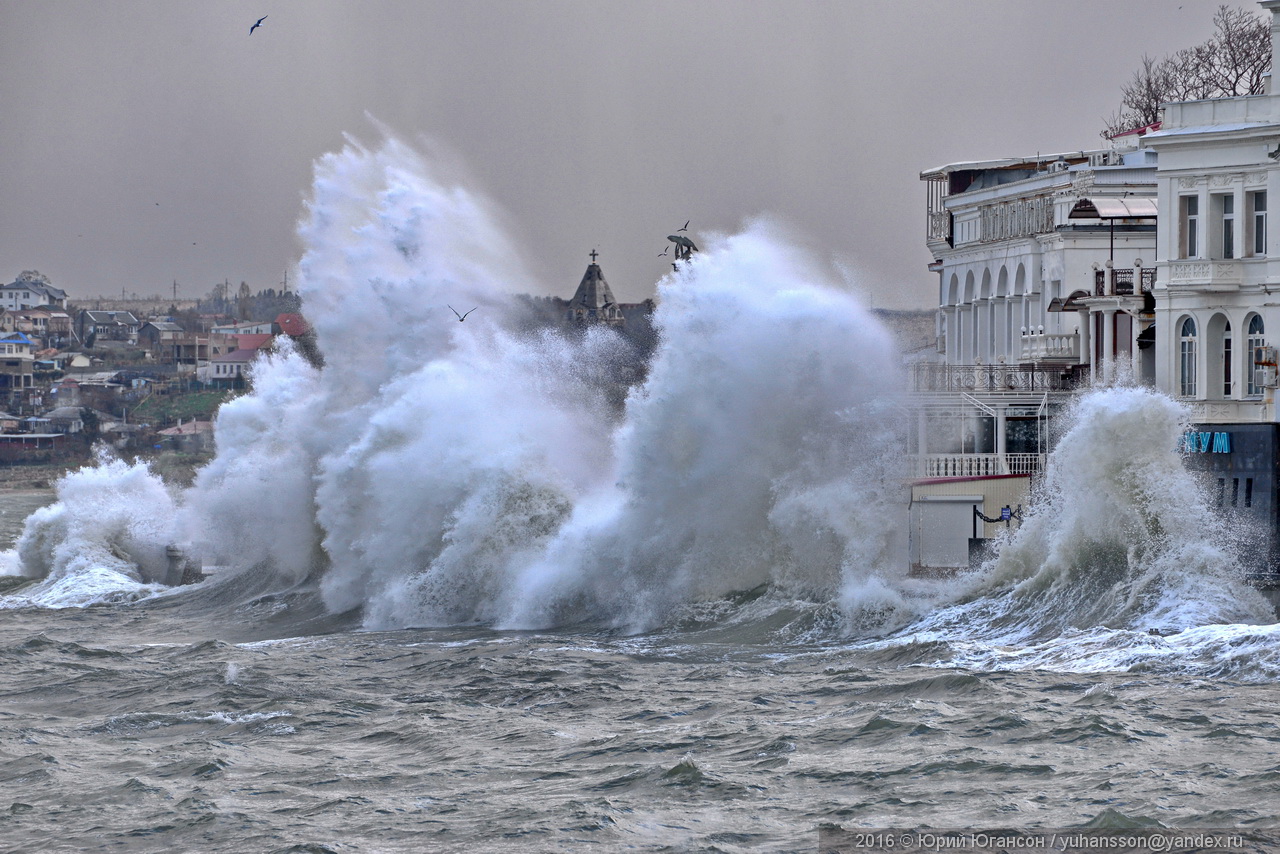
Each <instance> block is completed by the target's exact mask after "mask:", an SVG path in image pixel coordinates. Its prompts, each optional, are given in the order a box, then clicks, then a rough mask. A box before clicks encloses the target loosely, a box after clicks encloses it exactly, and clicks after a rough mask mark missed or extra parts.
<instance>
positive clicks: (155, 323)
mask: <svg viewBox="0 0 1280 854" xmlns="http://www.w3.org/2000/svg"><path fill="white" fill-rule="evenodd" d="M144 326H150V327H151V328H152V329H158V330H159V331H161V332H185V331H186V330H184V329H183V328H182V326H181V325H180V324H177V323H174V322H173V321H172V320H151V321H148V322H147V323H146V324H144Z"/></svg>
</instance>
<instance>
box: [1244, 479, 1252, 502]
mask: <svg viewBox="0 0 1280 854" xmlns="http://www.w3.org/2000/svg"><path fill="white" fill-rule="evenodd" d="M1244 506H1245V507H1252V506H1253V478H1251V477H1246V478H1245V479H1244Z"/></svg>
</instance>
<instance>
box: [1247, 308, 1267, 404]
mask: <svg viewBox="0 0 1280 854" xmlns="http://www.w3.org/2000/svg"><path fill="white" fill-rule="evenodd" d="M1265 334H1266V329H1265V327H1264V326H1263V324H1262V315H1260V314H1255V315H1254V316H1253V317H1251V318H1249V340H1248V341H1247V342H1245V345H1246V346H1247V347H1248V348H1249V350H1248V353H1249V356H1248V359H1249V365H1248V372H1249V375H1248V376H1247V377H1246V379H1247V380H1248V381H1249V396H1250V397H1261V396H1262V386H1260V385H1258V383H1257V379H1258V377H1257V371H1258V361H1259V353H1258V350H1260V349H1261V348H1263V347H1265V346H1267V339H1266V338H1265V337H1264V336H1265Z"/></svg>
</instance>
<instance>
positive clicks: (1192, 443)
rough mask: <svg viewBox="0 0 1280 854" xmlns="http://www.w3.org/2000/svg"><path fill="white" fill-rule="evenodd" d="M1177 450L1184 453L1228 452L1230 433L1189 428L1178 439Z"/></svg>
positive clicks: (1229, 449) (1229, 451)
mask: <svg viewBox="0 0 1280 854" xmlns="http://www.w3.org/2000/svg"><path fill="white" fill-rule="evenodd" d="M1178 450H1179V451H1181V452H1182V453H1184V454H1229V453H1231V434H1230V433H1205V432H1199V431H1196V430H1189V431H1187V432H1186V433H1183V434H1182V438H1181V439H1180V440H1178Z"/></svg>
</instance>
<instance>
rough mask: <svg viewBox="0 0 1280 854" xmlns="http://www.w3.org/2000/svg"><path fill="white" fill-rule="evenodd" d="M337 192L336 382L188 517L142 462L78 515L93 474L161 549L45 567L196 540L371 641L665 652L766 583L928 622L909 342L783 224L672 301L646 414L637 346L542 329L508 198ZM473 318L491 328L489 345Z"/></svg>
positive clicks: (646, 391) (247, 452) (382, 174)
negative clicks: (905, 371) (697, 622)
mask: <svg viewBox="0 0 1280 854" xmlns="http://www.w3.org/2000/svg"><path fill="white" fill-rule="evenodd" d="M316 173H317V174H316V181H315V188H314V194H313V198H312V200H311V202H310V203H309V205H308V210H307V216H306V217H305V218H304V221H303V222H302V224H301V225H300V228H299V231H300V234H301V236H302V237H303V239H304V242H305V243H306V246H307V248H306V252H305V254H304V255H303V258H302V260H301V263H300V270H299V272H300V276H299V279H300V286H299V288H300V291H301V294H302V296H303V299H304V304H305V309H306V312H307V316H308V318H309V319H310V320H311V322H312V324H313V325H314V327H315V329H316V332H317V339H318V345H319V349H320V351H321V352H322V353H323V357H324V367H323V368H322V369H318V368H316V367H314V366H313V365H312V364H310V363H309V362H308V361H307V360H306V359H304V358H303V357H302V356H301V355H300V354H298V353H295V352H293V351H292V350H291V349H289V348H288V347H286V348H285V349H284V350H283V351H282V352H281V353H278V354H276V355H275V356H273V357H272V358H270V359H268V360H266V361H265V362H264V363H262V364H260V365H259V366H258V367H257V369H256V370H255V373H254V378H253V382H254V388H253V391H252V393H250V394H247V395H244V396H242V397H240V398H238V399H236V400H235V401H233V402H231V403H229V404H228V405H226V406H225V407H223V409H222V411H221V413H220V414H219V418H218V424H217V432H216V436H217V443H218V454H217V457H216V459H215V460H214V461H213V462H212V463H210V464H209V465H208V466H207V467H206V468H204V469H203V470H202V471H201V472H200V473H199V475H198V477H197V479H196V482H195V484H194V486H193V487H192V488H191V489H190V490H188V491H187V492H186V493H185V494H183V495H181V496H179V497H178V498H177V499H174V498H173V497H172V496H171V495H170V494H169V493H168V492H167V491H166V490H165V489H164V488H163V486H162V485H161V484H160V482H159V480H158V479H156V478H155V477H153V476H152V475H150V474H149V473H148V472H147V471H146V470H145V468H144V467H142V466H133V467H128V466H124V465H123V464H120V463H113V464H111V465H110V466H107V467H105V468H104V469H102V470H101V471H98V472H97V473H95V474H92V475H89V474H85V475H80V476H77V478H78V479H69V480H68V481H65V482H64V483H63V484H61V485H60V487H59V489H60V494H59V499H60V500H59V502H58V504H57V505H55V507H54V508H53V509H51V510H50V511H48V512H47V513H46V514H45V515H46V516H48V517H50V518H52V517H54V516H58V517H67V518H74V519H80V520H90V519H92V518H93V517H94V515H95V514H96V513H97V512H98V510H97V506H98V504H97V499H95V498H92V497H89V496H85V495H82V492H83V490H82V489H81V488H80V486H79V484H80V481H81V480H83V479H84V478H90V479H93V478H96V479H98V480H101V481H103V482H108V481H113V479H120V478H124V480H127V481H129V482H133V481H137V483H138V484H145V485H146V489H145V490H141V487H140V486H139V487H138V489H136V490H135V491H139V490H141V491H145V492H147V494H145V495H143V494H137V495H134V496H133V497H132V498H131V499H130V500H129V505H130V509H129V512H130V513H133V514H136V515H137V516H138V517H139V518H147V519H151V520H153V521H154V528H155V530H154V531H153V538H152V539H150V540H145V547H144V546H143V545H142V544H137V543H135V544H132V545H128V544H127V545H128V547H127V548H125V549H124V550H123V551H121V550H120V549H118V548H117V549H116V551H115V552H113V551H112V547H111V546H109V545H103V546H102V547H100V548H99V547H97V546H95V545H93V537H92V535H91V532H90V533H85V534H76V535H75V536H63V535H62V533H61V529H60V528H57V527H56V526H53V525H51V524H50V523H49V521H48V520H47V519H45V518H34V519H33V521H32V525H31V526H29V528H28V530H27V532H26V534H25V535H24V539H23V545H22V554H23V555H24V571H26V572H29V573H31V574H34V575H47V574H49V573H58V574H71V575H74V574H75V572H76V571H77V567H78V566H79V565H80V563H85V562H88V563H94V564H99V563H104V562H105V561H106V558H104V557H101V555H110V556H111V559H112V560H124V561H126V562H128V561H129V560H130V559H136V560H137V561H139V565H143V564H144V563H145V562H146V561H147V560H151V559H152V558H153V557H154V555H156V554H159V555H163V550H164V547H165V545H167V544H169V543H178V544H180V545H181V546H182V547H183V548H184V549H185V550H187V551H188V552H190V553H194V554H197V555H199V556H200V557H201V558H203V559H204V561H205V562H206V563H212V564H218V565H222V566H232V567H239V568H241V569H244V570H245V571H248V572H252V573H256V574H263V573H268V574H271V575H272V576H273V577H275V578H277V579H278V580H279V582H280V583H281V584H288V583H298V582H300V581H302V580H304V579H306V578H308V577H318V579H319V585H320V591H321V594H322V595H323V597H324V600H325V603H326V604H327V605H328V607H329V608H330V609H331V610H332V611H334V612H345V611H349V610H352V609H360V610H361V611H362V613H363V620H364V622H365V624H366V625H367V626H370V627H393V626H415V625H416V626H422V625H451V624H458V623H484V624H493V625H501V626H514V627H529V626H549V625H564V624H568V623H578V622H590V623H594V624H609V625H618V626H624V627H626V628H628V629H632V630H636V629H642V628H646V627H650V626H654V625H658V624H661V623H663V622H664V621H666V620H668V619H670V618H671V615H672V614H673V612H674V610H675V609H677V608H679V607H680V606H681V605H682V604H684V603H688V602H690V601H699V600H703V599H707V598H715V597H719V596H724V595H726V594H728V593H731V592H733V591H738V590H744V589H750V588H753V587H757V586H759V585H762V584H769V585H774V586H776V587H778V588H779V589H783V590H785V591H786V592H787V595H788V596H795V595H799V596H804V597H808V598H810V599H812V600H814V601H827V600H830V599H833V598H835V599H838V598H840V597H841V596H842V595H843V596H844V597H845V599H846V604H847V605H848V610H849V612H850V613H852V612H854V611H856V610H857V609H858V608H860V607H862V606H863V605H864V604H867V603H870V606H871V609H872V610H874V611H875V612H876V613H878V614H880V615H881V616H883V614H884V613H885V612H886V611H892V610H893V609H895V608H896V609H901V608H903V607H904V605H903V603H902V602H901V601H900V596H899V595H898V594H897V593H896V592H895V588H894V580H893V579H894V577H895V576H896V560H895V557H896V556H895V555H894V553H893V550H894V548H895V547H898V546H900V543H898V542H897V541H895V539H894V525H893V524H891V523H888V522H887V520H888V519H890V518H891V517H892V514H891V513H889V512H887V509H886V508H888V507H890V506H895V507H896V506H901V502H902V497H903V496H902V485H901V483H902V482H901V479H900V478H899V477H898V476H897V472H896V471H895V470H894V469H893V466H894V465H895V464H896V462H897V460H898V459H899V458H900V455H898V454H896V453H895V452H894V450H893V449H894V447H895V444H894V439H893V435H892V424H893V423H894V422H895V420H896V415H895V410H894V408H893V404H892V390H893V389H894V388H895V385H896V384H895V376H896V369H895V362H896V357H895V354H894V348H893V346H892V342H891V341H890V338H889V336H888V335H887V334H886V333H885V331H884V330H883V329H882V328H881V327H880V326H879V325H878V324H877V323H876V322H875V321H874V320H873V319H872V318H871V317H870V316H869V314H868V313H867V312H866V311H865V310H864V309H863V308H861V307H860V305H859V304H858V302H857V301H856V300H855V299H854V298H852V297H851V296H850V295H849V294H848V293H846V292H845V291H844V290H842V288H841V287H838V286H836V285H834V284H832V283H831V282H829V281H828V278H829V277H828V276H827V275H825V274H824V273H823V272H822V271H821V270H820V268H819V265H818V264H817V263H815V262H814V261H813V260H812V259H810V258H809V257H807V256H806V255H805V253H803V252H801V251H800V250H798V249H796V248H794V247H792V246H790V245H788V244H787V242H786V241H785V240H783V239H781V238H779V237H778V236H777V235H776V234H774V233H773V230H772V229H771V228H770V227H769V226H768V225H767V224H765V223H763V222H757V223H753V224H751V225H749V226H748V227H747V228H746V230H745V231H744V232H743V233H741V234H738V235H734V236H726V237H715V236H713V237H711V238H710V242H709V244H708V245H707V246H705V247H704V248H705V250H706V251H704V252H703V253H701V254H699V255H698V256H696V257H695V259H694V260H693V261H692V262H691V263H688V264H686V265H685V266H684V267H683V268H682V269H681V271H680V272H679V273H676V274H672V275H669V276H667V277H666V278H665V279H664V280H663V281H662V282H661V283H659V308H658V310H657V314H656V317H655V318H654V323H655V325H656V327H657V329H658V331H659V334H660V336H661V346H660V347H659V349H658V352H657V354H656V356H655V357H654V359H653V361H652V364H651V365H650V370H649V377H648V380H647V382H645V383H644V384H643V385H642V386H637V387H635V388H633V389H632V391H631V394H630V396H629V397H628V399H627V401H626V405H625V408H624V411H623V412H622V413H621V414H619V413H618V412H617V408H616V407H614V406H611V405H610V399H609V392H610V388H609V382H608V377H610V376H613V375H616V371H614V370H612V366H613V365H615V364H616V363H618V362H619V361H620V360H626V359H629V358H634V354H632V353H631V352H630V350H629V345H628V344H626V342H625V341H624V340H623V339H622V338H620V337H619V336H617V335H616V334H614V333H612V332H611V331H609V330H603V329H601V330H595V331H593V332H590V333H588V334H585V335H582V336H566V335H563V334H559V333H556V332H553V331H546V332H543V333H541V334H532V333H527V332H517V331H513V329H514V326H515V325H514V324H512V323H511V322H509V321H510V317H509V316H508V315H509V311H510V306H511V305H512V301H511V300H510V299H509V295H510V293H511V292H513V291H519V290H526V289H530V283H529V280H528V277H527V275H525V274H524V273H523V271H522V269H521V268H520V266H519V264H518V263H517V262H516V261H514V260H513V259H515V258H516V257H517V254H516V252H515V251H514V249H513V247H512V246H511V244H510V242H509V241H508V240H507V239H506V238H505V237H504V236H503V235H502V232H501V229H499V228H498V227H497V225H496V224H495V223H496V222H497V217H496V216H495V214H494V213H493V212H492V211H491V210H490V209H489V208H488V206H487V205H486V204H485V203H484V202H483V201H482V200H481V199H479V198H478V197H476V196H474V195H473V194H471V193H469V192H467V191H466V190H464V189H461V188H458V187H456V186H449V185H447V184H446V183H445V182H443V181H442V180H440V179H439V177H438V176H437V175H436V174H434V173H433V169H432V167H431V166H430V164H428V163H426V162H425V161H424V160H423V159H422V158H421V157H419V156H418V155H417V154H416V153H414V152H413V151H412V150H410V149H409V148H408V147H406V146H404V145H402V144H401V143H399V142H396V141H395V140H388V141H387V142H386V143H385V144H383V145H382V146H381V147H378V148H375V149H370V148H366V147H363V146H361V145H359V144H357V143H354V142H351V143H349V144H348V145H347V146H346V148H344V149H343V150H342V151H341V152H338V153H336V154H333V155H330V156H327V157H325V158H323V159H322V160H321V161H320V162H319V163H318V165H317V170H316ZM448 306H455V307H459V308H462V309H463V310H464V311H465V310H466V309H468V308H471V307H478V308H477V310H476V311H475V312H473V313H472V314H470V315H468V318H467V320H466V322H465V323H459V322H458V321H457V319H456V318H455V315H454V313H453V312H452V311H451V310H450V309H449V308H448ZM112 488H117V487H112ZM90 491H91V490H90ZM119 539H120V538H119V537H115V539H114V540H112V539H110V537H109V536H107V535H105V534H104V540H109V541H110V542H112V543H113V542H115V541H116V540H119ZM130 542H131V543H132V541H130ZM140 543H141V541H140ZM37 544H45V545H44V546H43V549H44V551H52V552H56V553H57V554H53V555H51V556H49V557H41V558H40V559H39V560H37V559H36V558H37V557H39V555H38V554H37V553H38V552H40V548H37ZM117 552H119V554H117ZM28 553H29V554H31V555H32V559H31V560H28V559H27V558H26V557H25V556H26V555H27V554H28ZM64 553H65V554H64ZM41 554H42V553H41ZM73 555H74V557H73ZM77 561H78V562H79V563H77ZM141 575H142V576H146V575H147V573H146V572H143V573H142V574H141ZM859 591H861V592H859ZM864 594H865V595H864Z"/></svg>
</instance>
